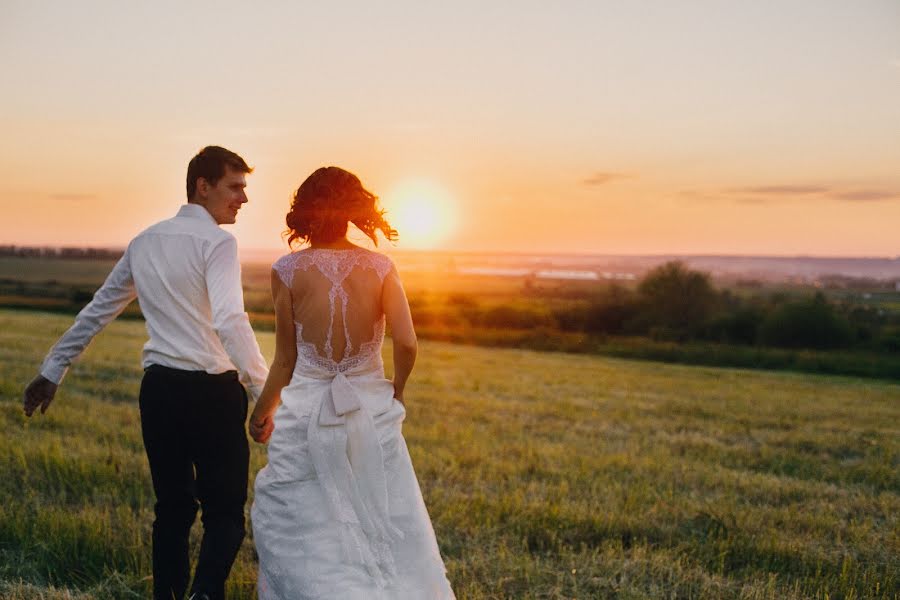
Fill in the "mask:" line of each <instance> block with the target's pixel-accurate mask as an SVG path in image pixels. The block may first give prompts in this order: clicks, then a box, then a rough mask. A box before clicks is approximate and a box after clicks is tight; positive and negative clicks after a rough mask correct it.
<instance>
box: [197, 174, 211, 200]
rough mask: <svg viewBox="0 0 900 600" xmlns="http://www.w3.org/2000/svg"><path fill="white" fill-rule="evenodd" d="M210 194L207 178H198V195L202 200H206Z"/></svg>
mask: <svg viewBox="0 0 900 600" xmlns="http://www.w3.org/2000/svg"><path fill="white" fill-rule="evenodd" d="M208 193H209V182H208V181H207V180H206V177H198V178H197V195H198V196H200V197H201V198H206V195H207V194H208Z"/></svg>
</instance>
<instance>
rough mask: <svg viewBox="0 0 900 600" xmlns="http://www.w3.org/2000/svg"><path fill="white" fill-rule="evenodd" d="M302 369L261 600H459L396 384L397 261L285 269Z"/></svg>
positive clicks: (277, 459)
mask: <svg viewBox="0 0 900 600" xmlns="http://www.w3.org/2000/svg"><path fill="white" fill-rule="evenodd" d="M273 268H274V270H275V272H276V273H277V275H278V277H279V278H280V279H281V281H282V282H283V283H284V285H285V286H287V288H288V289H290V291H291V299H292V304H293V312H294V321H295V329H296V334H297V362H296V365H295V368H294V373H293V376H292V379H291V382H290V384H289V385H288V386H287V387H285V388H284V389H283V391H282V392H281V405H280V406H279V408H278V410H277V412H276V413H275V429H274V431H273V433H272V437H271V439H270V440H269V447H268V458H269V462H268V464H267V465H266V466H265V467H264V468H263V469H262V470H260V472H259V474H258V475H257V477H256V484H255V488H254V489H255V498H254V502H253V506H252V508H251V521H252V524H253V539H254V543H255V544H256V550H257V554H258V555H259V583H258V590H259V598H260V600H276V599H277V600H300V599H312V598H328V599H340V600H353V599H359V600H400V599H410V600H444V599H452V598H454V595H453V591H452V590H451V588H450V583H449V582H448V580H447V577H446V575H445V568H444V563H443V560H442V559H441V555H440V553H439V551H438V546H437V542H436V540H435V536H434V531H433V529H432V526H431V521H430V519H429V517H428V512H427V510H426V508H425V503H424V502H423V500H422V494H421V491H420V490H419V484H418V481H417V480H416V476H415V473H414V472H413V467H412V462H411V461H410V457H409V452H408V451H407V447H406V442H405V440H404V439H403V435H402V433H401V423H402V422H403V419H404V417H405V415H406V410H405V409H404V407H403V405H402V404H401V403H400V402H399V401H397V400H396V399H394V395H393V393H394V392H393V385H392V383H391V381H389V380H387V379H385V377H384V365H383V364H382V360H381V346H382V342H383V340H384V329H385V316H384V311H383V308H382V303H381V299H382V286H383V285H384V282H385V277H386V276H388V275H389V274H391V275H392V276H393V277H396V272H395V271H394V267H393V264H392V262H391V260H390V259H389V258H388V257H386V256H384V255H382V254H378V253H376V252H371V251H369V250H366V249H363V248H355V249H340V250H326V249H314V248H307V249H305V250H301V251H299V252H295V253H292V254H289V255H287V256H284V257H282V258H280V259H279V260H278V261H276V262H275V264H274V265H273Z"/></svg>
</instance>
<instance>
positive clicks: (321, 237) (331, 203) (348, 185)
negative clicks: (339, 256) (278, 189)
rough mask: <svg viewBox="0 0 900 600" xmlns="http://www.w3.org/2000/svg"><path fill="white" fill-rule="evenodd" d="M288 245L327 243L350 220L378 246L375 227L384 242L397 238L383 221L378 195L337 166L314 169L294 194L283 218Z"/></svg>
mask: <svg viewBox="0 0 900 600" xmlns="http://www.w3.org/2000/svg"><path fill="white" fill-rule="evenodd" d="M285 222H286V223H287V227H288V229H287V231H286V232H285V233H286V234H287V235H288V239H287V242H288V246H293V243H294V242H295V241H297V240H299V241H300V243H301V244H305V243H308V242H309V243H312V242H319V243H326V244H327V243H329V242H333V241H335V240H339V239H341V238H342V237H344V236H345V235H347V224H348V223H353V224H354V225H356V226H357V227H358V228H359V229H360V231H362V232H363V233H365V234H366V235H367V236H369V237H370V238H371V239H372V241H373V242H375V245H376V246H377V245H378V238H377V237H376V235H375V232H376V230H378V229H380V230H381V232H382V233H383V234H384V237H385V238H387V239H388V241H394V240H396V239H397V232H396V230H394V229H392V228H391V226H390V224H388V222H387V221H385V220H384V211H383V210H381V209H380V208H378V197H377V196H375V194H373V193H372V192H370V191H368V190H367V189H366V188H364V187H363V186H362V183H361V182H360V181H359V177H357V176H356V175H354V174H353V173H350V172H348V171H345V170H344V169H341V168H338V167H322V168H320V169H316V170H315V171H314V172H313V174H312V175H310V176H309V177H307V178H306V181H304V182H303V183H302V184H300V187H299V188H298V189H297V191H296V192H295V193H294V198H293V201H292V202H291V210H290V212H288V214H287V217H285Z"/></svg>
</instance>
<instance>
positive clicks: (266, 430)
mask: <svg viewBox="0 0 900 600" xmlns="http://www.w3.org/2000/svg"><path fill="white" fill-rule="evenodd" d="M274 429H275V420H274V419H273V418H272V415H266V416H264V417H258V416H256V415H255V414H254V415H251V417H250V437H252V438H253V441H254V442H257V443H260V444H265V443H266V442H268V441H269V438H270V437H272V431H273V430H274Z"/></svg>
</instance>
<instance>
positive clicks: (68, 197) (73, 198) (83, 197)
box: [48, 192, 97, 202]
mask: <svg viewBox="0 0 900 600" xmlns="http://www.w3.org/2000/svg"><path fill="white" fill-rule="evenodd" d="M48 197H49V198H50V199H51V200H59V201H61V202H86V201H88V200H95V199H96V198H97V194H75V193H72V192H61V193H57V194H50V195H49V196H48Z"/></svg>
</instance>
